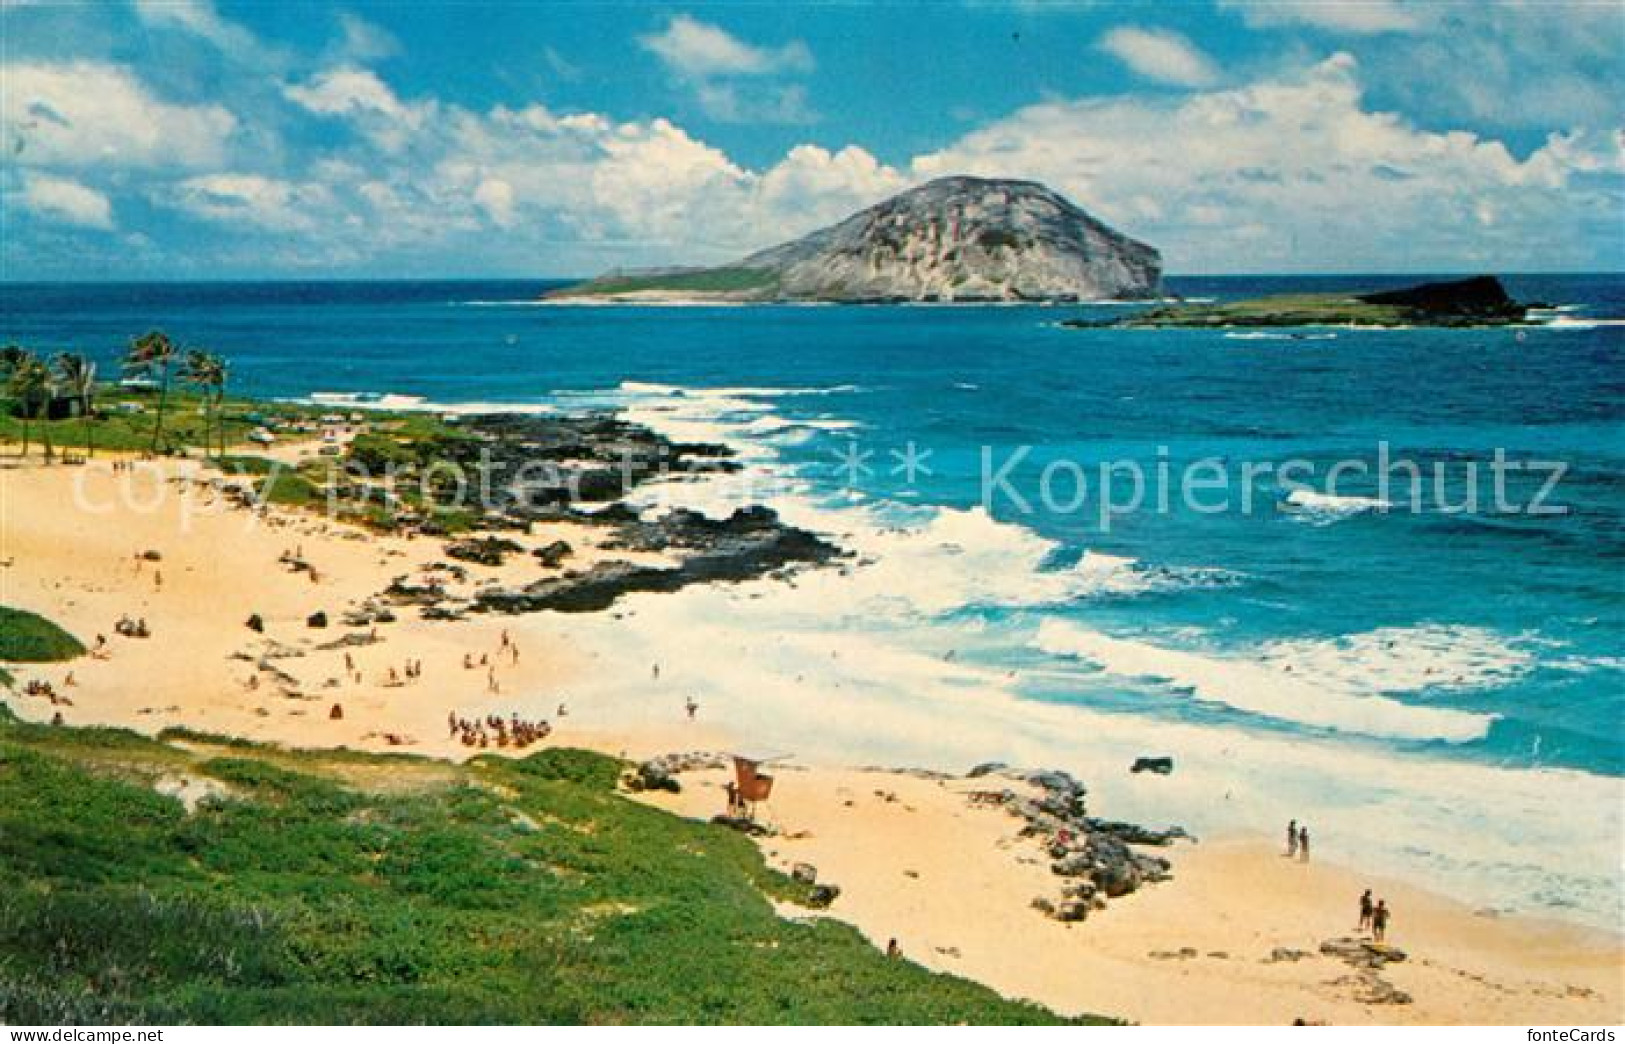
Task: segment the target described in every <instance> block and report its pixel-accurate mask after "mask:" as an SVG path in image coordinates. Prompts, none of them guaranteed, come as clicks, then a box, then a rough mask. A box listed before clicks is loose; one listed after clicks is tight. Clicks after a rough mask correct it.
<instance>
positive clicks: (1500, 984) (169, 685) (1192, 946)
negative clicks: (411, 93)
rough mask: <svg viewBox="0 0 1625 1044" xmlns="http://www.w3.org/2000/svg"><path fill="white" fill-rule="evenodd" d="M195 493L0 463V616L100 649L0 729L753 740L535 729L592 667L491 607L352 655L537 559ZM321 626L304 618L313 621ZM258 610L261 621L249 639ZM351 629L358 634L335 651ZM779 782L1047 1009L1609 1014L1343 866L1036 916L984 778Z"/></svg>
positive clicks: (1565, 979)
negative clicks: (415, 597) (1334, 944)
mask: <svg viewBox="0 0 1625 1044" xmlns="http://www.w3.org/2000/svg"><path fill="white" fill-rule="evenodd" d="M296 452H297V451H296ZM5 463H6V464H7V465H13V464H15V461H14V460H12V459H8V460H6V461H5ZM215 478H216V476H212V475H211V473H208V472H205V471H203V470H202V469H201V468H200V467H199V465H197V464H195V463H191V462H165V463H161V464H148V465H140V466H138V467H137V468H136V469H135V470H134V471H133V472H132V471H117V472H115V471H113V470H112V468H111V467H110V462H109V461H108V460H106V459H98V460H96V461H94V462H92V463H91V464H88V465H85V466H81V467H52V468H41V467H38V466H34V465H32V464H30V465H28V466H8V467H4V468H0V505H3V515H0V602H4V603H5V604H6V605H9V606H15V607H19V608H23V609H29V610H32V611H35V612H38V613H40V614H42V615H44V616H46V617H48V618H50V619H52V620H54V621H55V622H57V623H59V624H60V625H62V626H63V627H65V628H67V629H68V630H69V631H71V632H73V633H74V634H75V635H76V636H78V637H79V638H80V639H81V640H82V641H84V642H85V644H86V645H87V646H89V645H92V644H94V643H95V642H96V638H97V636H98V635H103V636H105V637H106V640H107V645H106V647H105V650H104V655H99V656H87V657H82V658H80V659H78V660H76V661H74V662H72V663H70V664H58V665H44V666H39V667H32V666H30V667H24V668H20V669H19V670H17V671H16V673H17V674H18V677H19V681H22V680H26V679H32V678H38V679H42V680H46V681H49V682H51V683H52V684H53V686H54V687H55V689H56V692H57V693H58V694H59V696H60V697H61V698H62V700H63V702H59V703H58V704H57V705H54V706H53V705H52V704H51V703H50V702H49V701H48V700H46V699H44V698H24V697H22V696H21V694H20V693H18V694H15V695H13V696H11V697H9V698H8V700H7V702H8V704H9V705H10V706H11V707H12V709H13V710H14V711H16V712H17V713H18V714H19V715H20V716H22V717H24V718H27V719H30V720H41V721H43V720H50V719H51V717H52V716H53V715H54V714H61V716H62V719H63V721H64V722H65V723H66V724H69V725H91V724H107V725H120V726H127V727H130V728H134V729H137V730H140V731H142V732H148V733H152V732H156V731H158V730H160V729H162V728H164V727H167V726H173V725H184V726H188V727H191V728H194V729H198V730H206V731H210V732H217V733H224V734H228V735H232V736H242V737H247V738H250V739H255V740H262V741H270V742H276V743H283V744H287V745H291V746H301V747H331V746H348V747H354V748H365V749H376V750H384V749H400V750H406V751H411V752H413V753H419V754H428V755H438V756H447V757H465V756H467V755H469V754H470V753H474V752H477V751H475V750H471V749H470V748H468V747H466V746H465V745H463V744H462V743H461V742H459V741H458V740H457V739H456V738H455V737H453V736H452V735H451V734H450V733H449V731H448V728H447V715H448V713H451V712H456V713H458V714H460V715H464V716H470V717H474V716H484V715H487V714H498V715H502V716H504V717H506V716H508V715H509V714H510V713H512V712H514V711H515V710H516V709H519V708H523V709H524V712H525V713H526V714H527V715H532V716H534V715H535V714H536V713H537V708H547V711H546V712H545V714H546V716H547V717H549V718H551V719H552V723H553V725H554V726H555V732H554V734H553V736H552V737H551V738H550V740H549V742H550V743H553V744H561V745H573V746H585V747H591V748H594V749H598V750H604V751H607V752H610V753H616V754H627V755H629V756H634V757H645V756H652V755H656V754H660V753H665V752H669V751H675V750H725V749H731V748H734V747H735V745H737V744H740V743H748V742H749V737H748V736H737V735H732V734H730V732H729V731H728V729H727V724H728V723H727V722H725V721H713V720H711V719H710V718H709V717H707V716H705V715H702V716H701V717H702V720H701V721H699V722H691V721H688V720H685V714H684V712H683V708H682V706H681V705H680V703H679V702H677V700H676V699H675V698H673V697H667V696H664V695H663V696H661V697H659V698H653V699H650V700H649V701H648V705H647V715H646V720H642V721H640V722H635V723H633V724H630V725H626V726H619V725H618V726H617V727H615V728H613V729H609V728H606V727H603V726H602V724H601V723H593V722H592V715H591V714H590V713H586V714H583V715H582V717H583V718H585V719H587V723H586V724H583V725H580V726H578V725H576V724H575V723H574V721H573V719H572V717H571V716H566V717H564V718H558V717H557V716H556V714H555V713H553V712H552V710H551V708H552V706H553V703H554V702H555V694H557V696H556V699H557V701H559V702H566V701H567V699H568V697H567V695H566V694H567V693H568V692H569V690H570V687H571V681H572V679H576V678H580V677H581V676H582V674H583V672H588V671H591V670H593V669H594V665H593V664H592V663H590V662H588V661H586V660H584V659H583V658H582V657H581V656H580V655H579V654H578V652H577V651H576V650H575V649H574V648H573V647H572V644H571V641H570V628H571V617H569V616H568V615H563V614H551V613H550V614H543V615H540V616H535V617H529V618H527V619H526V622H525V625H524V627H523V630H522V638H521V639H520V644H519V651H520V655H519V656H518V657H517V658H515V657H513V656H512V655H511V654H508V653H505V652H504V651H503V650H504V639H503V635H504V632H505V630H507V629H508V627H509V626H511V625H512V622H511V620H510V619H509V618H507V617H501V616H481V615H472V616H470V617H468V618H467V619H459V620H449V621H448V620H441V621H435V620H424V619H421V618H419V616H418V614H417V613H416V612H415V611H414V610H410V609H407V610H404V611H401V612H400V613H399V619H398V620H397V621H396V622H394V623H390V624H388V625H386V626H383V627H380V628H377V633H376V640H374V639H373V636H372V633H371V631H370V629H369V628H355V627H346V626H344V625H343V623H342V622H341V618H342V617H343V616H344V614H345V613H346V612H348V611H351V610H353V609H355V608H356V607H357V606H359V605H360V604H361V603H362V602H363V601H365V600H366V599H368V598H370V597H372V596H375V595H377V594H378V593H379V592H380V591H382V590H383V589H384V588H386V587H387V586H388V585H389V584H390V583H391V581H393V580H395V579H397V578H407V579H408V580H409V581H411V582H423V581H425V580H426V579H429V578H435V579H438V580H439V581H440V582H442V583H444V584H446V585H448V586H449V587H453V588H462V589H472V588H477V587H478V586H479V585H482V584H488V583H494V582H501V581H503V580H505V579H511V576H510V573H511V572H512V571H514V570H522V571H528V573H527V575H529V576H534V575H536V572H537V570H538V568H539V567H538V566H537V565H536V564H535V563H534V561H531V560H529V559H525V560H522V561H521V562H519V563H516V564H510V565H505V566H500V567H485V566H478V565H473V564H467V563H458V565H459V566H460V567H461V570H462V571H461V573H460V574H459V573H457V572H456V571H454V570H449V569H447V568H445V566H446V563H447V561H448V560H447V559H446V558H445V556H444V553H443V548H442V544H441V542H440V541H439V540H435V539H432V538H427V537H421V538H416V539H407V538H401V537H383V536H377V535H374V534H370V533H362V532H361V531H359V530H356V529H353V528H351V527H348V526H345V525H342V524H337V523H330V522H326V521H324V520H321V519H318V518H316V517H315V516H311V515H303V514H296V513H291V512H286V511H278V510H272V511H268V512H265V513H263V514H261V513H257V512H255V511H251V510H246V509H243V508H240V507H234V506H233V505H232V503H231V501H230V499H229V498H227V497H224V496H222V495H220V493H219V492H218V491H217V490H216V489H214V488H213V487H212V483H213V482H214V480H215ZM160 490H164V491H167V493H168V494H169V495H166V496H162V497H159V496H158V495H157V494H158V491H160ZM177 493H181V494H182V495H175V494H177ZM154 504H155V506H150V507H145V506H143V505H154ZM517 539H519V540H521V542H523V543H524V544H525V545H526V546H527V547H530V546H537V547H539V546H542V545H544V544H546V543H547V542H549V541H551V540H555V539H565V540H568V541H569V542H570V543H571V544H572V545H573V546H575V547H577V548H578V550H579V552H580V555H581V558H580V559H578V560H576V562H575V564H578V565H579V564H581V562H583V561H585V562H590V561H592V559H593V557H594V555H595V554H597V552H596V551H595V549H594V547H593V540H594V537H593V534H592V532H591V531H590V530H589V528H588V527H584V526H579V525H573V524H568V523H561V524H559V525H556V526H552V525H549V526H541V525H538V526H535V527H533V531H532V532H531V533H528V534H524V535H522V536H520V537H518V538H517ZM147 552H156V557H155V558H153V557H150V556H148V557H143V556H146V553H147ZM616 554H617V556H619V557H627V555H626V554H625V553H623V552H616ZM290 558H297V559H298V560H299V561H301V562H303V563H305V564H306V566H308V568H293V567H291V566H290V565H289V559H290ZM316 613H323V614H325V615H326V616H327V618H328V625H327V626H325V627H312V626H310V625H309V622H308V621H309V619H310V617H311V616H312V615H313V614H316ZM255 615H257V616H259V617H260V619H261V620H262V621H263V624H264V628H263V631H262V632H261V631H255V630H252V629H250V628H249V627H248V626H247V621H248V620H249V618H250V617H251V616H255ZM121 617H128V618H132V619H142V620H145V621H146V623H147V626H148V629H149V631H150V637H147V638H128V637H123V636H120V635H118V634H116V633H115V623H116V622H117V621H118V620H119V619H120V618H121ZM515 633H520V632H519V630H518V629H517V628H515ZM347 634H351V635H356V636H358V637H356V638H355V639H354V640H355V644H342V643H340V642H339V640H340V639H343V638H344V636H345V635H347ZM516 660H517V662H516ZM409 661H421V663H422V671H421V675H420V676H419V677H416V678H412V679H406V678H405V677H404V674H405V665H406V664H407V663H408V662H409ZM465 664H471V666H465ZM391 672H394V673H393V676H392V674H391ZM70 674H71V675H72V684H71V685H70V684H69V678H68V676H69V675H70ZM771 698H772V696H771V694H764V699H771ZM335 708H338V712H337V715H335ZM778 772H779V775H780V779H781V781H780V785H779V786H778V788H777V790H776V792H775V795H774V800H773V802H772V804H771V806H770V807H769V808H768V809H766V813H767V815H768V817H769V818H770V819H771V820H772V821H773V823H774V824H775V825H776V826H777V827H778V830H779V833H778V834H777V835H775V836H771V837H768V838H765V839H763V841H762V846H763V848H764V850H765V851H766V852H767V854H768V855H769V857H770V858H771V859H772V860H773V861H775V862H776V863H778V864H780V865H783V866H785V867H789V866H791V865H793V864H795V863H809V864H812V865H813V866H816V867H817V869H818V873H819V875H820V879H823V880H828V881H832V882H835V883H837V884H839V886H840V887H841V889H842V892H841V896H840V898H839V899H838V900H837V902H836V903H835V904H834V906H833V907H832V908H831V910H830V911H829V912H828V914H827V916H831V917H836V918H840V919H842V920H845V921H848V922H850V923H852V924H854V925H856V926H857V927H858V928H859V929H860V930H861V931H862V932H863V933H864V934H865V935H866V936H868V937H869V938H870V939H872V940H874V941H875V943H876V945H877V946H885V945H886V943H887V942H888V940H890V939H894V938H895V939H896V940H898V943H899V945H900V947H901V948H902V951H903V954H904V955H905V956H906V957H907V958H908V959H911V960H915V961H918V962H920V963H922V964H925V965H927V966H929V967H931V968H934V969H939V970H942V971H949V972H953V973H955V974H959V975H964V976H966V977H969V978H972V979H975V980H978V981H981V982H984V983H987V984H989V985H991V986H993V987H994V988H996V989H998V990H999V991H1000V992H1002V993H1005V994H1008V995H1010V996H1016V997H1024V998H1030V999H1033V1000H1036V1001H1039V1002H1041V1003H1043V1004H1045V1005H1048V1006H1051V1007H1053V1008H1055V1009H1056V1010H1058V1011H1062V1012H1068V1013H1071V1012H1085V1011H1088V1012H1097V1013H1104V1014H1109V1015H1114V1016H1119V1017H1123V1018H1127V1019H1132V1020H1136V1021H1143V1022H1153V1023H1211V1022H1219V1023H1260V1024H1281V1023H1288V1022H1291V1021H1292V1020H1293V1019H1295V1018H1303V1019H1306V1020H1311V1021H1326V1022H1330V1023H1337V1024H1343V1023H1456V1022H1491V1023H1567V1024H1581V1025H1583V1024H1596V1023H1617V1022H1620V1021H1622V1019H1625V1007H1622V1005H1625V952H1622V950H1621V947H1620V944H1619V940H1618V939H1617V938H1616V937H1611V936H1607V935H1605V934H1602V933H1597V932H1592V931H1588V930H1586V929H1582V928H1579V927H1574V926H1570V925H1566V924H1558V923H1554V922H1544V921H1539V920H1536V919H1533V918H1526V917H1521V916H1499V917H1496V916H1491V915H1487V914H1484V913H1480V912H1476V911H1475V910H1473V909H1471V908H1469V907H1467V906H1464V905H1460V904H1457V903H1455V902H1453V901H1451V900H1449V899H1447V898H1445V897H1441V896H1438V895H1434V894H1431V893H1429V892H1427V891H1425V890H1423V889H1419V888H1416V887H1414V886H1413V885H1411V884H1408V883H1406V882H1397V881H1391V880H1381V879H1377V878H1373V877H1369V876H1366V875H1364V874H1362V873H1361V872H1360V871H1359V869H1358V868H1357V867H1355V866H1336V865H1330V864H1323V863H1320V862H1311V863H1309V864H1302V863H1299V862H1296V861H1290V860H1287V859H1286V858H1284V857H1283V855H1282V853H1281V851H1280V850H1279V847H1278V846H1277V845H1276V843H1275V840H1274V839H1263V838H1257V837H1234V838H1211V837H1210V838H1203V839H1201V840H1200V841H1198V842H1194V843H1188V842H1180V843H1176V844H1175V845H1174V846H1173V847H1172V848H1171V849H1170V850H1167V851H1166V852H1164V853H1163V854H1166V855H1168V856H1169V858H1171V859H1172V861H1173V863H1174V876H1173V880H1172V881H1169V882H1164V883H1160V884H1155V885H1151V886H1148V887H1145V888H1143V889H1141V890H1140V891H1138V892H1136V893H1135V894H1133V895H1131V896H1127V897H1123V898H1120V899H1115V900H1112V901H1111V903H1110V905H1109V906H1108V908H1107V909H1106V910H1105V911H1103V912H1099V913H1097V914H1095V915H1094V916H1092V917H1090V919H1089V920H1088V921H1086V922H1083V923H1081V924H1076V925H1067V924H1063V923H1060V922H1057V921H1053V920H1050V919H1048V918H1046V917H1044V916H1043V915H1041V914H1040V913H1039V912H1037V911H1036V910H1034V909H1032V906H1031V904H1032V900H1033V899H1034V898H1035V897H1039V896H1044V895H1054V894H1055V893H1056V892H1057V891H1058V881H1057V879H1056V878H1055V877H1054V875H1053V874H1052V873H1051V871H1050V868H1049V860H1048V859H1047V858H1046V857H1045V855H1044V853H1043V852H1041V851H1040V850H1039V848H1038V846H1037V844H1036V842H1034V841H1032V840H1031V839H1027V838H1022V837H1020V836H1018V833H1017V831H1018V829H1019V827H1020V822H1019V821H1018V820H1016V819H1014V818H1012V817H1011V816H1010V815H1008V814H1007V813H1005V812H1004V811H1002V810H1000V809H990V808H983V807H979V806H976V805H973V804H972V802H971V801H970V798H969V794H970V792H972V791H974V790H976V789H978V788H979V787H981V786H983V785H984V784H982V783H981V782H979V781H976V780H964V779H958V778H939V777H935V776H930V775H926V774H911V773H908V772H901V771H881V770H870V769H855V768H847V767H841V766H839V765H835V764H819V765H802V764H790V765H785V766H779V767H778ZM724 778H725V777H724V773H723V772H721V771H719V770H708V771H704V772H695V773H687V774H684V775H683V776H682V781H683V785H684V789H683V791H682V793H680V794H677V795H670V794H659V795H646V796H645V798H644V799H645V800H649V801H651V802H652V803H655V804H658V805H660V806H662V807H666V808H669V809H672V810H673V811H677V812H679V813H681V814H684V815H691V816H701V817H708V816H710V815H712V814H714V813H716V812H719V811H721V809H722V808H723V805H724V800H723V797H722V789H721V788H722V784H723V782H724ZM1092 811H1093V812H1095V814H1099V815H1104V816H1108V817H1110V816H1111V815H1112V809H1110V808H1099V809H1093V810H1092ZM1368 887H1369V888H1372V889H1374V890H1375V892H1376V894H1377V895H1379V896H1381V897H1383V898H1385V899H1386V900H1387V901H1388V904H1389V906H1390V907H1392V908H1393V909H1394V911H1395V921H1394V925H1393V927H1392V928H1391V930H1390V935H1389V937H1390V942H1392V943H1393V944H1395V945H1396V946H1398V947H1400V948H1402V949H1403V950H1404V951H1405V952H1406V954H1407V957H1406V959H1405V960H1404V961H1403V962H1398V963H1391V964H1388V965H1387V966H1386V967H1384V968H1382V969H1381V970H1380V971H1379V972H1377V973H1375V974H1376V976H1377V977H1378V978H1380V980H1381V981H1382V984H1383V985H1384V987H1385V988H1387V987H1391V988H1392V991H1397V992H1399V993H1403V994H1404V995H1407V996H1408V997H1409V1002H1408V1003H1377V1002H1374V1001H1372V1000H1371V999H1370V998H1371V996H1372V990H1373V985H1372V982H1371V978H1372V976H1371V975H1366V974H1362V973H1361V972H1360V971H1359V970H1357V969H1355V968H1354V967H1351V966H1350V965H1349V964H1348V963H1347V962H1345V961H1344V960H1342V959H1340V958H1338V957H1336V956H1330V955H1325V954H1323V953H1321V951H1320V946H1321V943H1322V942H1324V941H1327V940H1332V939H1337V938H1341V937H1345V936H1352V935H1355V934H1356V933H1355V931H1354V929H1355V921H1356V900H1357V897H1358V896H1359V894H1360V892H1361V891H1362V890H1363V889H1364V888H1368ZM786 913H787V915H791V916H806V913H805V912H804V911H786Z"/></svg>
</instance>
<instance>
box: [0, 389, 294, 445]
mask: <svg viewBox="0 0 1625 1044" xmlns="http://www.w3.org/2000/svg"><path fill="white" fill-rule="evenodd" d="M12 405H13V403H12V401H11V400H10V399H6V398H4V397H0V443H20V442H21V441H22V437H23V422H22V419H21V418H19V417H15V416H13V415H12ZM95 406H96V410H97V412H98V413H100V414H101V416H100V417H97V418H93V419H92V420H91V421H89V422H88V424H87V422H86V421H84V420H83V419H82V418H78V417H70V418H67V419H64V420H56V421H41V420H31V421H29V423H28V438H29V444H30V446H31V447H38V446H40V445H41V436H42V434H45V433H49V435H50V437H51V442H52V444H53V445H55V446H56V448H57V449H59V450H61V449H68V450H74V451H78V450H83V449H85V448H86V447H87V446H94V448H95V449H97V450H111V451H118V452H125V453H135V452H144V451H146V450H148V449H150V448H151V446H152V430H153V426H154V425H155V424H156V423H157V419H158V412H157V411H158V393H157V392H156V391H148V390H142V389H132V388H120V387H118V386H117V385H107V386H105V387H103V388H101V389H100V390H99V391H98V393H97V395H96V399H95ZM126 406H139V407H141V410H142V412H140V413H132V412H127V411H126V410H125V409H124V408H123V407H126ZM202 408H203V400H202V399H201V398H200V397H199V396H198V395H197V393H195V392H193V391H190V390H188V389H186V388H185V387H184V386H176V387H172V388H170V391H169V400H168V405H167V406H166V407H165V410H164V431H163V448H164V449H165V450H176V449H193V448H199V447H202V445H203V436H204V417H203V412H202ZM323 412H324V411H322V410H320V409H318V408H316V407H311V406H299V405H290V404H283V403H276V404H269V403H256V402H254V401H252V400H249V399H241V398H228V399H226V400H225V402H223V403H222V404H221V407H220V423H221V426H222V427H223V429H224V431H225V440H226V445H228V446H231V445H240V444H242V443H244V442H245V441H246V439H247V436H248V433H249V432H251V431H253V430H254V429H255V428H256V427H259V426H260V425H259V421H258V420H256V419H255V417H259V418H260V419H264V420H272V421H274V420H278V419H282V420H288V421H294V420H300V419H306V418H310V417H315V416H318V415H320V414H321V413H323ZM216 438H217V436H216V434H215V432H214V430H213V429H212V428H211V429H210V432H209V439H210V442H211V443H213V442H214V441H215V440H216Z"/></svg>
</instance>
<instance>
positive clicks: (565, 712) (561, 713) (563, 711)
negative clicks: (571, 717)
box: [553, 703, 570, 718]
mask: <svg viewBox="0 0 1625 1044" xmlns="http://www.w3.org/2000/svg"><path fill="white" fill-rule="evenodd" d="M569 713H570V709H569V708H568V707H566V706H565V705H564V704H562V703H561V704H559V711H558V713H557V714H555V715H553V716H554V717H555V718H562V717H565V716H567V715H568V714H569Z"/></svg>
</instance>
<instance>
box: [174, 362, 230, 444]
mask: <svg viewBox="0 0 1625 1044" xmlns="http://www.w3.org/2000/svg"><path fill="white" fill-rule="evenodd" d="M227 369H228V367H227V365H226V360H224V359H222V358H220V356H218V355H215V354H214V353H213V352H206V351H203V350H202V349H201V348H193V349H192V350H191V351H189V352H187V353H186V363H185V368H184V369H183V370H182V371H181V376H182V378H183V379H185V380H186V381H188V382H189V383H191V384H193V385H195V386H197V388H198V389H200V390H201V391H202V393H203V452H204V454H205V455H207V454H208V453H209V452H210V442H209V430H210V428H209V425H210V419H211V417H212V418H213V421H214V425H215V427H216V429H217V430H218V431H219V436H220V455H221V456H224V455H225V453H226V434H225V426H224V425H223V424H221V423H220V404H221V402H222V401H223V400H224V399H225V397H226V375H227Z"/></svg>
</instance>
